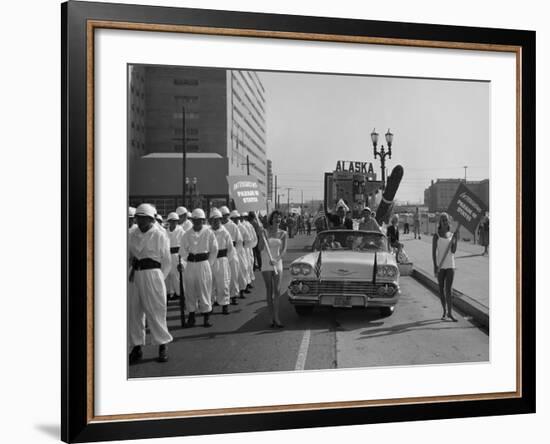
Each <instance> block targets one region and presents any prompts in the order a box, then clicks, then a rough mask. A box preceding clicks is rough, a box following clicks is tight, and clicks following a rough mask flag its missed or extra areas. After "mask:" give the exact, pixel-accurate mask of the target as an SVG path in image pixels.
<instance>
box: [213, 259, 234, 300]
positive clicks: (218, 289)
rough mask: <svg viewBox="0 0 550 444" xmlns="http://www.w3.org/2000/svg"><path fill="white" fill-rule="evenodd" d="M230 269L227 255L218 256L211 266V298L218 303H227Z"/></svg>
mask: <svg viewBox="0 0 550 444" xmlns="http://www.w3.org/2000/svg"><path fill="white" fill-rule="evenodd" d="M230 284H231V269H230V267H229V260H228V259H227V257H219V258H217V259H216V261H215V262H214V265H213V266H212V300H211V303H214V302H217V303H218V304H220V305H228V304H229V286H230Z"/></svg>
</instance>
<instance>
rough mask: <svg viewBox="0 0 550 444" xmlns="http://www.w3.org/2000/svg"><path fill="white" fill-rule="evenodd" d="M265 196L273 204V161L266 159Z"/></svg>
mask: <svg viewBox="0 0 550 444" xmlns="http://www.w3.org/2000/svg"><path fill="white" fill-rule="evenodd" d="M266 198H267V200H269V201H270V202H272V203H273V205H274V204H275V201H274V198H273V162H272V161H271V160H269V159H267V185H266Z"/></svg>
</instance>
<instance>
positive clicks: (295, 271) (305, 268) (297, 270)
mask: <svg viewBox="0 0 550 444" xmlns="http://www.w3.org/2000/svg"><path fill="white" fill-rule="evenodd" d="M312 271H313V268H311V265H308V264H292V265H291V266H290V274H292V275H293V276H297V275H299V274H302V275H304V276H307V275H308V274H311V272H312Z"/></svg>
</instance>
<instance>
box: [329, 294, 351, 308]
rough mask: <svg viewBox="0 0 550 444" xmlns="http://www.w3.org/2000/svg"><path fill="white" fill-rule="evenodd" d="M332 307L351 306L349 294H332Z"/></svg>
mask: <svg viewBox="0 0 550 444" xmlns="http://www.w3.org/2000/svg"><path fill="white" fill-rule="evenodd" d="M333 306H334V307H351V296H334V303H333Z"/></svg>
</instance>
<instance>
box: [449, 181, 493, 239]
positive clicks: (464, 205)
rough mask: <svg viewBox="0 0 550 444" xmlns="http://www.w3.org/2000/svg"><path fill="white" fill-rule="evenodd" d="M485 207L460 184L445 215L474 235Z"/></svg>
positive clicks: (475, 195) (473, 194)
mask: <svg viewBox="0 0 550 444" xmlns="http://www.w3.org/2000/svg"><path fill="white" fill-rule="evenodd" d="M486 211H487V206H486V205H485V204H484V203H483V201H482V200H481V199H480V198H479V197H478V196H477V194H475V193H473V192H472V191H471V190H470V189H469V188H468V187H467V186H466V185H464V184H463V183H461V184H460V185H459V186H458V189H457V190H456V193H455V195H454V197H453V199H452V200H451V203H450V204H449V208H448V210H447V213H449V215H450V216H452V217H453V219H455V220H456V221H457V222H458V223H459V224H461V225H462V226H463V227H464V228H466V229H467V230H468V231H469V232H470V233H475V230H476V228H477V226H478V225H479V222H480V221H481V218H482V217H483V216H484V215H485V212H486Z"/></svg>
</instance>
